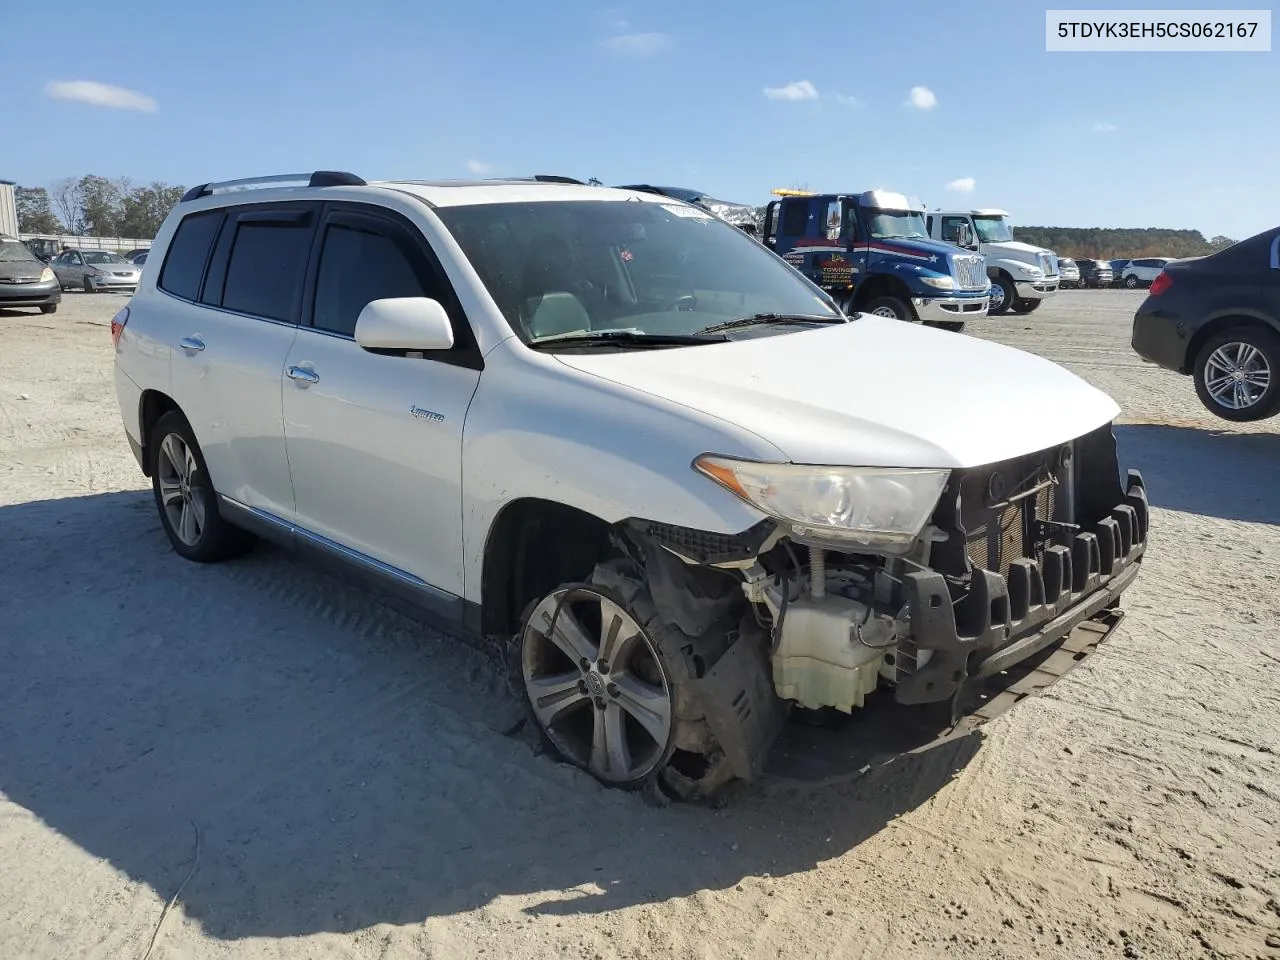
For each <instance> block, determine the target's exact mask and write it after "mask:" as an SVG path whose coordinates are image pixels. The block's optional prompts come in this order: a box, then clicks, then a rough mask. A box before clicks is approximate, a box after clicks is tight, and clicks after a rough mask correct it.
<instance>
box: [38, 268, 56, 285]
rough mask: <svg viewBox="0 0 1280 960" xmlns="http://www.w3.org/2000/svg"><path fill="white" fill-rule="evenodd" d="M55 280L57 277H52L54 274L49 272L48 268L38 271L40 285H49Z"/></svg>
mask: <svg viewBox="0 0 1280 960" xmlns="http://www.w3.org/2000/svg"><path fill="white" fill-rule="evenodd" d="M56 279H57V277H56V276H55V275H54V272H53V271H52V270H50V269H49V268H48V267H45V268H44V269H43V270H41V271H40V282H41V283H51V282H53V281H54V280H56Z"/></svg>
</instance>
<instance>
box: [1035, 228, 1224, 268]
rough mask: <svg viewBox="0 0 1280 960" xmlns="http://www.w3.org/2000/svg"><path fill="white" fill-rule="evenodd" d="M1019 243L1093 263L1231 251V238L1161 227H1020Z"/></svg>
mask: <svg viewBox="0 0 1280 960" xmlns="http://www.w3.org/2000/svg"><path fill="white" fill-rule="evenodd" d="M1013 235H1014V238H1015V239H1018V240H1021V241H1022V242H1023V243H1030V244H1034V245H1035V246H1037V247H1047V248H1048V249H1050V250H1052V251H1053V252H1054V253H1056V254H1057V255H1058V256H1060V257H1079V258H1087V259H1091V260H1117V259H1126V258H1127V259H1130V260H1132V259H1134V258H1136V257H1175V258H1177V257H1203V256H1207V255H1208V254H1211V253H1216V252H1217V251H1219V250H1221V249H1223V248H1224V247H1229V246H1231V245H1232V244H1233V243H1235V241H1234V240H1232V239H1231V238H1230V237H1222V236H1218V237H1214V238H1212V239H1211V240H1206V239H1205V238H1204V234H1202V233H1201V232H1200V231H1199V230H1167V229H1164V228H1161V227H1115V228H1111V227H1020V226H1015V227H1014V228H1013Z"/></svg>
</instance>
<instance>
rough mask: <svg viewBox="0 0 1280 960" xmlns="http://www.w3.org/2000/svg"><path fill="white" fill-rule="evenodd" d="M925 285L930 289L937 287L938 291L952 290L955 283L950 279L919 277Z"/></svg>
mask: <svg viewBox="0 0 1280 960" xmlns="http://www.w3.org/2000/svg"><path fill="white" fill-rule="evenodd" d="M920 279H921V280H923V281H924V282H925V283H927V284H928V285H929V286H931V287H937V288H938V289H939V290H954V289H955V288H956V282H955V281H954V280H952V279H951V278H950V277H921V278H920Z"/></svg>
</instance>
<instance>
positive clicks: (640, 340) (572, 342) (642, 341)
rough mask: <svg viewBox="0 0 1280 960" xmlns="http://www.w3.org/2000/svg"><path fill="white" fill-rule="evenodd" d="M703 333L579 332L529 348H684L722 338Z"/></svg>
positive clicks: (533, 342)
mask: <svg viewBox="0 0 1280 960" xmlns="http://www.w3.org/2000/svg"><path fill="white" fill-rule="evenodd" d="M702 333H705V331H702V332H699V333H696V334H689V333H645V332H644V331H640V330H580V331H578V332H576V333H561V334H557V335H555V336H550V337H539V338H538V339H537V340H530V341H529V346H531V347H533V348H534V349H539V348H541V347H564V346H574V347H595V346H602V345H610V346H611V345H613V344H624V345H626V346H629V347H630V346H638V347H687V346H691V345H694V344H701V343H720V342H722V341H724V340H725V339H727V338H725V337H706V336H702Z"/></svg>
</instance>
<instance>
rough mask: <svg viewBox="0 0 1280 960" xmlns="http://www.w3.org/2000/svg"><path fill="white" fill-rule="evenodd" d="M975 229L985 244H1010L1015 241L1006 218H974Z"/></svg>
mask: <svg viewBox="0 0 1280 960" xmlns="http://www.w3.org/2000/svg"><path fill="white" fill-rule="evenodd" d="M973 229H974V230H976V231H977V232H978V239H979V240H981V241H982V242H983V243H1008V242H1009V241H1010V240H1012V239H1013V231H1012V230H1010V229H1009V222H1008V221H1007V220H1005V218H1004V217H974V218H973Z"/></svg>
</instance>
